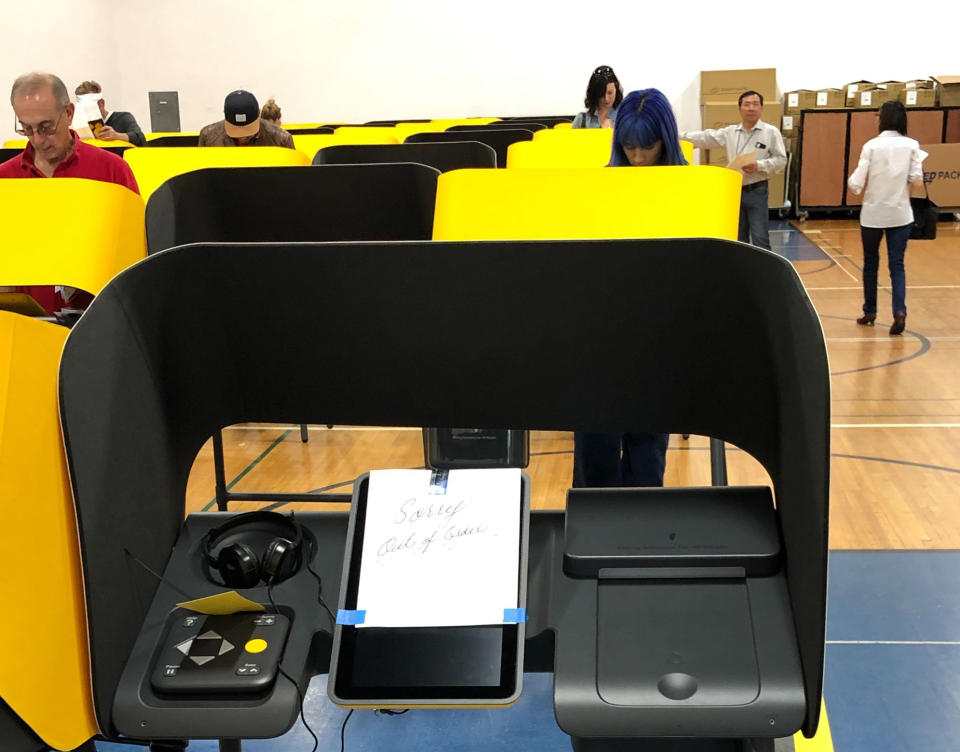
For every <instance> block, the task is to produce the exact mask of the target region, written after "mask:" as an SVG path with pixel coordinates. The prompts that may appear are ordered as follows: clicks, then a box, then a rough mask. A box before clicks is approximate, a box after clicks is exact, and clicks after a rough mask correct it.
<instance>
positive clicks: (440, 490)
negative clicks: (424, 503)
mask: <svg viewBox="0 0 960 752" xmlns="http://www.w3.org/2000/svg"><path fill="white" fill-rule="evenodd" d="M449 479H450V471H449V470H434V471H433V472H431V473H430V489H429V492H428V493H429V494H430V495H431V496H446V494H447V481H448V480H449Z"/></svg>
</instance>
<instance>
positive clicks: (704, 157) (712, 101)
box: [700, 68, 784, 208]
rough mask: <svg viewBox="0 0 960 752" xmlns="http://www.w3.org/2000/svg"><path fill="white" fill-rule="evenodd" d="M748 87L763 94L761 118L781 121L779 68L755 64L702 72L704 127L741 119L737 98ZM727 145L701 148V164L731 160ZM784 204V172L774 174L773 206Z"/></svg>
mask: <svg viewBox="0 0 960 752" xmlns="http://www.w3.org/2000/svg"><path fill="white" fill-rule="evenodd" d="M745 91H758V92H760V94H762V95H763V114H762V115H761V116H760V119H761V120H763V121H764V122H766V123H770V124H772V125H779V124H780V122H781V112H782V109H781V104H780V101H779V99H778V98H777V69H776V68H752V69H747V70H726V71H701V72H700V122H701V127H702V128H723V127H724V126H726V125H733V124H736V123H740V122H741V120H742V119H741V117H740V107H739V106H738V104H737V100H738V99H739V97H740V95H741V94H742V93H743V92H745ZM727 161H728V159H727V153H726V151H725V150H724V149H701V152H700V164H709V165H719V166H721V167H723V166H726V164H727ZM783 205H784V174H783V173H780V174H779V175H775V176H772V177H771V178H770V201H769V206H770V207H771V208H780V207H782V206H783Z"/></svg>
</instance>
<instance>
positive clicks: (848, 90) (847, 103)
mask: <svg viewBox="0 0 960 752" xmlns="http://www.w3.org/2000/svg"><path fill="white" fill-rule="evenodd" d="M872 87H873V81H863V80H861V81H854V82H853V83H850V84H846V85H845V86H844V87H843V106H844V107H856V106H857V102H858V101H859V100H860V90H861V89H870V88H872Z"/></svg>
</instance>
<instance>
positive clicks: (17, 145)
mask: <svg viewBox="0 0 960 752" xmlns="http://www.w3.org/2000/svg"><path fill="white" fill-rule="evenodd" d="M81 140H82V141H83V142H84V143H85V144H90V145H91V146H109V147H110V148H119V149H131V148H133V149H135V148H137V147H136V146H135V145H134V144H131V143H129V142H127V141H120V140H119V139H118V140H117V141H101V140H100V139H99V138H84V139H81ZM26 147H27V139H25V138H14V139H11V140H10V141H4V142H3V148H4V149H25V148H26Z"/></svg>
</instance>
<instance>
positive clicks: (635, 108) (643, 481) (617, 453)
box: [573, 89, 687, 488]
mask: <svg viewBox="0 0 960 752" xmlns="http://www.w3.org/2000/svg"><path fill="white" fill-rule="evenodd" d="M685 164H687V160H686V159H685V158H684V156H683V151H681V149H680V137H679V135H678V133H677V121H676V118H674V116H673V109H672V108H671V107H670V102H668V101H667V98H666V97H665V96H664V95H663V94H662V93H661V92H660V91H659V90H657V89H643V90H642V91H632V92H630V93H629V94H627V96H626V97H624V100H623V103H622V104H621V105H620V109H619V111H618V112H617V121H616V124H615V125H614V129H613V150H612V152H611V154H610V164H609V165H607V166H608V167H650V166H654V165H685ZM668 440H669V436H668V435H667V434H665V433H644V432H639V431H631V432H629V433H596V432H587V431H575V432H574V434H573V487H574V488H595V487H603V488H610V487H617V486H630V487H634V486H662V485H663V472H664V470H665V468H666V464H667V442H668Z"/></svg>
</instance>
